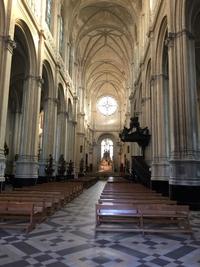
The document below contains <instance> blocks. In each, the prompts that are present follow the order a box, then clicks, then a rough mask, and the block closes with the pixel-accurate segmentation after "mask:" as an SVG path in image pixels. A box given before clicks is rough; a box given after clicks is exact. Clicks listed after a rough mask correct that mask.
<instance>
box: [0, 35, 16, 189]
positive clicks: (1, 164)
mask: <svg viewBox="0 0 200 267" xmlns="http://www.w3.org/2000/svg"><path fill="white" fill-rule="evenodd" d="M0 46H1V49H0V51H2V55H1V59H2V60H1V62H0V63H1V66H3V67H2V68H1V70H0V88H1V89H0V183H1V184H2V182H4V181H5V177H4V172H5V155H4V142H5V133H6V120H7V109H8V96H9V85H10V71H11V60H12V54H13V49H14V48H15V47H16V44H15V42H14V41H13V40H12V39H11V37H10V36H1V38H0Z"/></svg>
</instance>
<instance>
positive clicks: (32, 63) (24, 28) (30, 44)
mask: <svg viewBox="0 0 200 267" xmlns="http://www.w3.org/2000/svg"><path fill="white" fill-rule="evenodd" d="M17 30H18V31H19V34H20V35H21V36H23V39H24V44H23V46H24V48H26V49H27V55H28V58H27V61H28V66H27V67H28V69H27V75H35V74H36V67H37V57H36V49H35V44H34V40H33V36H32V33H31V31H30V29H29V27H28V25H27V24H26V22H25V21H23V20H21V19H17V20H16V24H15V33H16V31H17ZM20 45H22V44H20Z"/></svg>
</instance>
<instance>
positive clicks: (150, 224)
mask: <svg viewBox="0 0 200 267" xmlns="http://www.w3.org/2000/svg"><path fill="white" fill-rule="evenodd" d="M133 218H134V219H135V218H138V219H139V228H134V227H129V228H124V229H123V228H122V227H120V228H115V229H114V228H113V229H111V228H110V227H99V226H100V225H101V224H102V223H108V222H110V223H115V222H121V223H127V222H128V223H131V222H133ZM172 225H173V227H172ZM99 230H100V231H112V230H115V231H116V230H117V231H124V230H125V231H141V232H142V233H145V232H160V233H177V232H181V233H191V232H192V229H191V226H190V222H189V207H188V206H179V205H167V204H161V203H159V204H135V203H134V204H130V203H129V204H118V203H117V204H116V203H106V204H104V203H103V204H96V231H99Z"/></svg>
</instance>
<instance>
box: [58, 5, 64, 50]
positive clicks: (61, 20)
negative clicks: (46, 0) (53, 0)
mask: <svg viewBox="0 0 200 267" xmlns="http://www.w3.org/2000/svg"><path fill="white" fill-rule="evenodd" d="M63 40H64V16H63V7H61V12H60V32H59V52H60V54H62V49H63Z"/></svg>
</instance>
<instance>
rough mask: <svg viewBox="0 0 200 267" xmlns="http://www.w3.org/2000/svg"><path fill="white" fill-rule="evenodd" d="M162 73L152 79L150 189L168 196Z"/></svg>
mask: <svg viewBox="0 0 200 267" xmlns="http://www.w3.org/2000/svg"><path fill="white" fill-rule="evenodd" d="M163 79H165V77H164V75H163V74H162V73H160V74H156V75H154V76H153V77H152V80H151V84H152V140H151V141H152V153H153V161H152V167H151V183H152V188H153V189H156V190H157V191H159V192H162V193H165V194H168V181H169V163H168V156H167V151H166V139H165V130H164V129H165V125H164V101H163V100H164V96H163Z"/></svg>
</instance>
